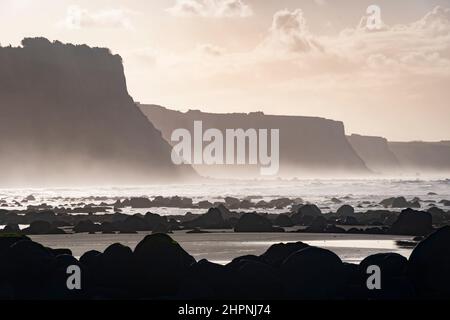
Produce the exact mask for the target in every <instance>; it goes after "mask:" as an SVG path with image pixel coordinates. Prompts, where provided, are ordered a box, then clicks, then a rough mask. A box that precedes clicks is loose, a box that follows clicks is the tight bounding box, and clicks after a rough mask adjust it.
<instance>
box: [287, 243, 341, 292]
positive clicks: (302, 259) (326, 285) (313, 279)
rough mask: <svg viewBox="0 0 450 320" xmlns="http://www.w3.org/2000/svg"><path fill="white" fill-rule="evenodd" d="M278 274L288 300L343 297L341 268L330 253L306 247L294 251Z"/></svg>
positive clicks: (334, 255)
mask: <svg viewBox="0 0 450 320" xmlns="http://www.w3.org/2000/svg"><path fill="white" fill-rule="evenodd" d="M280 271H281V275H282V277H283V283H284V287H285V294H286V298H288V299H338V298H339V297H340V296H341V295H342V290H343V286H344V284H345V275H346V274H345V270H344V266H343V263H342V261H341V259H340V258H339V257H338V256H337V255H336V254H334V253H333V252H331V251H329V250H325V249H321V248H316V247H307V248H305V249H302V250H300V251H297V252H295V253H293V254H291V255H290V256H289V257H288V258H287V259H286V260H285V261H284V262H283V264H282V265H281V270H280Z"/></svg>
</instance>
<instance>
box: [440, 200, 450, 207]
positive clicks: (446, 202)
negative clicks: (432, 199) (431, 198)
mask: <svg viewBox="0 0 450 320" xmlns="http://www.w3.org/2000/svg"><path fill="white" fill-rule="evenodd" d="M439 203H441V204H442V205H443V206H445V207H450V200H441V201H439Z"/></svg>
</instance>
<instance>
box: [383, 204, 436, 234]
mask: <svg viewBox="0 0 450 320" xmlns="http://www.w3.org/2000/svg"><path fill="white" fill-rule="evenodd" d="M432 231H433V226H432V217H431V214H429V213H428V212H421V211H415V210H412V209H406V210H403V211H402V212H401V213H400V215H399V217H398V219H397V221H395V222H394V224H393V225H392V226H391V228H390V229H389V233H390V234H398V235H410V236H424V235H428V234H429V233H430V232H432Z"/></svg>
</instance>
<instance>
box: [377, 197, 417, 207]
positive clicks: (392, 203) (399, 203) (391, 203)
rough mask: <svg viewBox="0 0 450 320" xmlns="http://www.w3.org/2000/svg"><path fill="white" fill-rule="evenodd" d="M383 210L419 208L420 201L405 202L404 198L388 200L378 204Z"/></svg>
mask: <svg viewBox="0 0 450 320" xmlns="http://www.w3.org/2000/svg"><path fill="white" fill-rule="evenodd" d="M380 204H381V205H382V206H384V207H385V208H388V207H390V208H420V207H421V205H420V199H418V198H415V199H413V200H412V201H411V202H409V201H407V200H406V199H405V197H397V198H395V197H394V198H388V199H384V200H383V201H381V202H380Z"/></svg>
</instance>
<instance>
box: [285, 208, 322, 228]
mask: <svg viewBox="0 0 450 320" xmlns="http://www.w3.org/2000/svg"><path fill="white" fill-rule="evenodd" d="M321 215H322V212H321V211H320V209H319V208H318V207H317V206H316V205H313V204H306V205H303V206H301V207H300V208H299V209H298V211H297V212H296V213H294V214H293V215H292V216H291V219H292V222H293V223H294V224H295V225H307V224H306V223H307V222H310V221H312V220H313V219H314V218H316V217H318V216H321ZM311 218H312V219H311Z"/></svg>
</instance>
